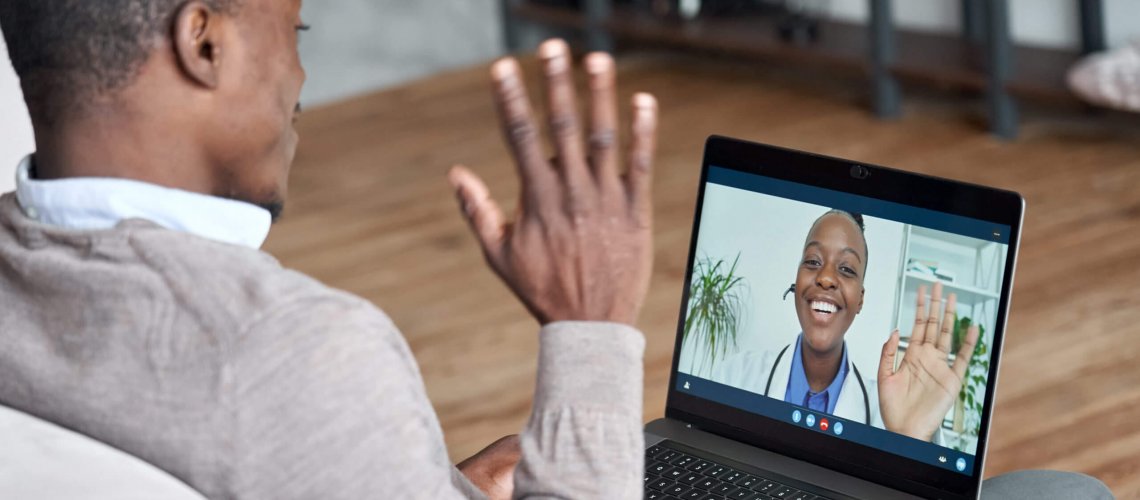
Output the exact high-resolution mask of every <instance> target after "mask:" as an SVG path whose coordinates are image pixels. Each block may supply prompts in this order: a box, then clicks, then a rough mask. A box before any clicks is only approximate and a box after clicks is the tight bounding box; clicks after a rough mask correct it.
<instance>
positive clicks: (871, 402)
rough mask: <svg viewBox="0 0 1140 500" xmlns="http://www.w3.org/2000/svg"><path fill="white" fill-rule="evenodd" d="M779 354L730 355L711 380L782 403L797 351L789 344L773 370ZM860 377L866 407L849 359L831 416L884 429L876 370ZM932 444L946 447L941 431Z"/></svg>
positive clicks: (715, 371)
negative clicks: (845, 374)
mask: <svg viewBox="0 0 1140 500" xmlns="http://www.w3.org/2000/svg"><path fill="white" fill-rule="evenodd" d="M779 353H780V351H779V350H775V351H763V352H761V351H743V352H738V353H736V354H732V355H729V356H728V357H726V358H725V359H724V360H723V361H721V362H719V363H717V364H716V366H715V367H714V368H713V370H712V374H711V375H710V379H711V380H712V381H714V382H720V383H722V384H726V385H730V386H733V387H736V388H739V389H744V390H746V391H748V392H753V393H756V394H761V395H764V396H768V397H770V398H774V399H778V400H780V401H784V400H785V396H786V395H787V391H788V379H789V378H790V377H791V373H792V357H793V356H795V354H796V348H795V346H794V345H791V344H789V345H788V348H787V351H785V352H784V355H783V356H782V357H780V362H779V364H777V365H776V366H775V367H773V366H772V365H773V363H775V362H776V357H777V356H779ZM876 368H877V367H876ZM859 374H860V375H862V379H863V386H865V387H866V388H867V399H866V402H867V403H868V404H867V405H866V406H865V405H864V403H863V402H864V399H863V390H862V388H861V387H860V386H859V380H858V378H857V377H856V376H855V363H854V362H853V361H851V359H850V358H848V360H847V376H846V378H844V379H843V385H842V386H841V387H840V389H839V400H838V401H837V402H836V403H835V412H834V413H833V415H835V416H836V417H839V418H842V419H845V420H850V421H852V422H862V423H865V424H870V425H872V426H875V427H878V428H880V429H886V427H885V426H884V425H883V417H882V415H881V414H880V413H879V385H878V383H877V381H876V379H874V378H871V377H874V376H876V375H877V374H878V370H877V369H875V370H870V371H869V370H866V369H863V368H860V369H859ZM769 377H771V379H772V383H771V386H770V387H768V391H767V393H765V386H767V385H768V379H769ZM868 406H869V408H868ZM867 410H870V414H871V421H870V422H867ZM931 441H932V442H933V443H934V444H937V445H940V446H945V445H944V444H943V443H944V442H945V438H944V437H943V435H942V429H941V428H939V429H938V431H937V432H935V433H934V439H933V440H931Z"/></svg>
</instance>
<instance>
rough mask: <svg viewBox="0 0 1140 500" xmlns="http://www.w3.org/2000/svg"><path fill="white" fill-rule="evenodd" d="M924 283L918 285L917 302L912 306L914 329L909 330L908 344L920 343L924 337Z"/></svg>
mask: <svg viewBox="0 0 1140 500" xmlns="http://www.w3.org/2000/svg"><path fill="white" fill-rule="evenodd" d="M926 306H927V297H926V285H919V286H918V302H917V303H916V304H915V307H914V329H913V330H911V332H910V345H920V344H922V341H923V339H924V338H925V337H926Z"/></svg>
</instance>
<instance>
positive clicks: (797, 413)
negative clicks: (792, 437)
mask: <svg viewBox="0 0 1140 500" xmlns="http://www.w3.org/2000/svg"><path fill="white" fill-rule="evenodd" d="M803 418H804V416H803V414H802V413H800V411H799V410H796V411H793V412H792V422H795V423H797V424H798V423H800V420H803Z"/></svg>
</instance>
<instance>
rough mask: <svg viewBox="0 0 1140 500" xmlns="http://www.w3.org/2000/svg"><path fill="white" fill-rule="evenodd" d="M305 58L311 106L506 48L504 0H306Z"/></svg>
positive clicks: (487, 57)
mask: <svg viewBox="0 0 1140 500" xmlns="http://www.w3.org/2000/svg"><path fill="white" fill-rule="evenodd" d="M302 16H303V19H304V20H305V22H306V23H308V24H310V25H311V26H312V27H313V29H312V30H311V31H309V32H307V33H303V34H302V35H301V58H302V60H303V61H304V63H305V68H306V70H308V74H309V80H308V83H307V84H306V86H305V91H304V94H303V95H302V99H303V101H304V102H305V103H306V104H309V105H314V104H321V103H326V102H329V101H334V100H338V99H343V98H345V97H348V96H352V95H355V94H361V93H365V92H370V91H373V90H375V89H378V88H383V87H387V86H391V85H395V84H399V83H403V82H407V81H410V80H414V79H417V78H420V77H423V76H427V75H430V74H432V73H436V72H438V71H441V70H446V69H448V68H455V67H462V66H468V65H471V64H475V63H479V62H483V61H487V60H490V59H492V58H494V57H496V56H498V55H499V54H501V53H502V50H503V43H502V29H501V22H500V13H499V0H430V1H425V2H415V1H408V0H340V1H337V2H325V1H311V2H305V5H304V7H303V11H302Z"/></svg>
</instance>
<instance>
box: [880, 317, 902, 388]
mask: <svg viewBox="0 0 1140 500" xmlns="http://www.w3.org/2000/svg"><path fill="white" fill-rule="evenodd" d="M898 353H899V331H898V329H897V328H896V329H895V330H894V331H893V332H891V336H890V338H888V339H887V342H886V343H884V344H883V354H882V355H880V356H879V380H880V381H883V380H886V379H887V378H889V377H890V376H891V375H893V374H894V373H895V357H896V356H898Z"/></svg>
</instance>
